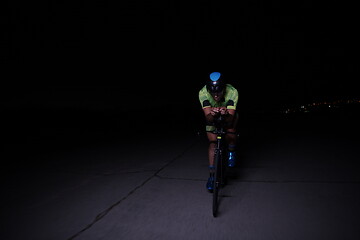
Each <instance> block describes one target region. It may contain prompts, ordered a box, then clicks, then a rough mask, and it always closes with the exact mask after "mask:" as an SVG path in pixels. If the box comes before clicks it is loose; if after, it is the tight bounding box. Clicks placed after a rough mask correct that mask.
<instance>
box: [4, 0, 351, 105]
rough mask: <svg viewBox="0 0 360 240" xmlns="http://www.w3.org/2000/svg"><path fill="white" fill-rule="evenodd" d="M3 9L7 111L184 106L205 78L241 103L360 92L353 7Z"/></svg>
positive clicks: (204, 4) (59, 4)
mask: <svg viewBox="0 0 360 240" xmlns="http://www.w3.org/2000/svg"><path fill="white" fill-rule="evenodd" d="M4 9H5V10H6V14H5V15H3V16H2V19H1V21H2V24H3V25H4V26H5V28H4V29H5V32H3V37H2V43H1V44H2V46H3V48H2V49H3V50H4V51H2V55H1V61H2V66H4V69H6V70H10V72H11V74H10V75H9V76H7V77H4V76H5V75H4V76H3V82H6V83H5V85H4V86H3V88H2V91H1V92H2V95H3V99H4V100H3V102H6V104H8V105H11V104H13V105H14V106H17V105H18V104H21V103H25V102H26V104H27V105H32V104H33V105H36V104H40V105H41V104H42V105H47V106H51V105H52V104H54V105H72V104H73V105H78V106H85V105H86V106H90V105H91V106H95V105H96V106H98V107H101V106H103V107H107V105H117V106H125V105H128V104H127V103H129V105H133V106H138V105H140V104H142V105H145V104H146V105H147V106H148V105H154V106H155V105H161V106H164V104H165V103H164V101H163V99H167V103H166V104H170V105H171V103H172V102H173V103H180V102H184V99H185V98H186V99H187V100H186V101H185V102H187V103H191V102H193V101H195V102H196V101H198V100H197V92H198V89H199V88H200V87H201V86H202V85H203V83H204V80H205V79H206V78H207V76H208V73H209V72H210V71H214V70H220V71H223V72H225V73H226V74H227V77H228V79H229V80H230V82H231V83H233V84H234V85H235V86H236V87H238V89H239V92H240V95H241V96H240V100H241V101H242V104H243V105H247V106H251V104H254V106H257V105H262V104H265V105H266V104H268V105H274V104H276V105H284V104H292V103H297V104H298V103H303V102H309V101H312V100H314V99H315V100H316V99H326V98H337V97H352V96H355V95H357V91H356V88H355V79H358V77H355V75H357V67H356V66H357V64H356V62H355V59H356V58H355V46H356V44H355V42H356V43H357V42H358V41H357V38H356V37H355V34H356V31H355V29H357V25H356V23H355V16H356V12H355V9H356V8H355V7H354V6H353V5H352V4H350V3H347V2H345V1H341V2H339V1H327V2H326V4H322V3H320V1H301V2H293V1H279V0H277V1H272V2H270V1H241V2H236V3H235V2H234V3H232V4H230V3H227V2H219V1H197V2H196V3H194V1H163V0H161V1H145V0H141V1H95V0H90V1H55V0H51V1H45V0H42V1H36V2H29V1H16V2H15V1H9V2H8V3H7V8H4ZM4 80H5V81H4ZM163 85H164V86H166V87H165V88H166V89H169V90H167V91H165V92H164V91H160V92H159V93H160V94H161V97H160V96H159V95H158V94H156V93H155V92H156V90H159V89H164V87H163ZM133 91H136V95H137V96H138V97H135V98H134V97H132V96H133V94H132V93H130V92H133ZM129 98H130V99H129ZM166 104H165V105H166ZM195 104H198V103H197V102H196V103H195Z"/></svg>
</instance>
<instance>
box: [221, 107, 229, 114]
mask: <svg viewBox="0 0 360 240" xmlns="http://www.w3.org/2000/svg"><path fill="white" fill-rule="evenodd" d="M219 112H220V114H221V115H226V114H227V113H228V110H227V109H226V107H220V108H219Z"/></svg>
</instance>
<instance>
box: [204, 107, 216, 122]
mask: <svg viewBox="0 0 360 240" xmlns="http://www.w3.org/2000/svg"><path fill="white" fill-rule="evenodd" d="M203 112H204V115H205V119H206V122H208V123H213V122H214V119H215V116H217V115H218V112H219V110H218V108H214V107H205V108H203Z"/></svg>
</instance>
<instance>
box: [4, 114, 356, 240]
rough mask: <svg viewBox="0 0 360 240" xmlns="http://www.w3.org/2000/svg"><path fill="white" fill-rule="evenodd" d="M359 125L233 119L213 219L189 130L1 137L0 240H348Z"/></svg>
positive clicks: (51, 130) (351, 119)
mask: <svg viewBox="0 0 360 240" xmlns="http://www.w3.org/2000/svg"><path fill="white" fill-rule="evenodd" d="M358 120H359V118H358V115H356V114H355V115H352V114H344V113H341V114H339V113H338V114H337V115H331V114H330V115H327V114H322V115H321V114H320V115H319V114H318V115H317V114H314V115H306V114H305V115H301V116H291V117H287V118H285V117H281V118H279V117H274V116H257V117H254V118H252V119H247V120H244V121H242V122H241V125H240V128H239V129H240V141H239V159H240V161H239V163H238V165H237V167H235V168H234V169H232V170H231V171H230V172H229V176H230V179H229V182H228V185H227V186H226V187H225V188H224V189H223V190H222V192H221V202H220V206H219V215H218V217H217V218H214V217H213V216H212V211H211V207H212V196H211V194H210V193H208V192H207V190H206V189H205V184H206V181H207V178H208V168H207V167H208V164H207V155H206V154H207V141H206V137H205V135H204V134H203V133H202V131H200V134H198V130H199V129H197V128H196V127H195V128H193V127H190V126H191V124H189V123H187V124H185V125H182V127H180V128H178V131H173V130H174V128H176V127H174V126H172V124H174V123H176V122H172V123H169V124H170V125H167V126H166V127H167V129H170V131H165V132H162V133H160V132H158V131H156V129H158V127H159V126H158V125H149V126H147V127H146V128H145V129H142V130H141V131H135V132H133V134H128V131H125V130H122V129H121V128H116V131H111V129H110V127H102V128H96V127H90V126H86V127H83V128H80V127H76V128H69V127H66V128H55V127H51V126H43V128H42V129H41V130H39V129H37V130H34V129H32V130H30V127H29V126H23V128H22V130H21V131H20V130H19V129H17V131H15V132H14V134H10V132H11V131H10V130H8V132H7V135H6V137H7V139H5V140H6V141H5V143H4V144H3V151H2V153H3V154H2V157H1V158H2V162H3V166H2V172H3V174H2V181H1V183H2V197H1V230H0V239H4V240H70V239H75V240H82V239H84V240H97V239H104V240H119V239H121V240H132V239H134V240H142V239H144V240H150V239H154V240H155V239H156V240H160V239H161V240H162V239H164V240H170V239H187V240H188V239H194V240H199V239H222V240H223V239H244V240H262V239H264V240H270V239H276V240H322V239H324V240H335V239H351V240H352V239H353V240H357V239H360V228H359V227H360V220H359V218H360V204H359V202H360V188H359V187H360V175H359V173H358V172H359V170H360V167H359V164H358V161H359V159H360V153H359V138H358V134H359V132H360V131H359V127H358ZM114 122H115V120H114ZM174 125H175V124H174ZM152 127H153V128H152ZM21 133H22V134H23V135H21ZM125 133H127V134H125ZM95 139H96V141H95Z"/></svg>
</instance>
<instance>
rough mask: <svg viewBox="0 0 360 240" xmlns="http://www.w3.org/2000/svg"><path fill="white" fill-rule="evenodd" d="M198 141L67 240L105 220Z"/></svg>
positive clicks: (71, 239)
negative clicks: (112, 211)
mask: <svg viewBox="0 0 360 240" xmlns="http://www.w3.org/2000/svg"><path fill="white" fill-rule="evenodd" d="M196 142H197V141H196V140H195V141H193V142H192V143H191V144H190V145H189V146H188V147H186V148H185V149H184V150H183V151H182V152H181V153H180V154H179V155H177V156H176V157H174V158H173V159H171V160H170V161H168V162H166V163H165V164H164V165H163V166H162V167H160V168H159V169H157V170H154V171H155V172H154V174H152V175H151V176H150V177H148V178H147V179H145V180H144V181H143V182H142V183H141V184H140V185H138V186H136V187H135V188H134V189H132V190H131V191H130V192H128V194H126V196H124V197H123V198H121V199H120V200H119V201H117V202H115V203H114V204H112V205H111V206H110V207H108V208H107V209H105V210H104V211H103V212H101V213H99V214H98V215H97V216H96V217H95V219H94V220H93V221H92V222H91V223H89V224H88V225H87V226H86V227H84V228H83V229H82V230H80V231H79V232H77V233H75V234H74V235H72V236H71V237H70V238H68V239H67V240H73V239H75V238H76V237H78V236H80V234H82V233H83V232H85V231H86V230H88V229H90V228H91V227H92V226H93V225H94V224H95V223H97V222H98V221H100V220H101V219H102V218H104V217H105V216H106V215H107V214H108V213H109V212H111V210H113V209H114V208H115V207H117V206H118V205H119V204H120V203H121V202H123V201H124V200H126V199H127V198H128V197H130V196H131V195H132V194H133V193H135V192H136V191H137V190H139V189H140V188H142V187H143V186H145V185H146V183H148V182H149V181H150V180H151V179H153V178H154V177H157V176H158V173H160V172H161V171H162V170H164V169H165V168H166V167H167V166H169V165H170V164H171V163H173V162H174V161H176V160H177V159H179V158H181V157H182V156H183V155H184V154H185V153H186V152H187V151H189V150H190V149H191V148H192V147H194V145H195V143H196Z"/></svg>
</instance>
